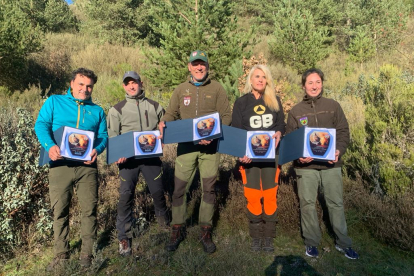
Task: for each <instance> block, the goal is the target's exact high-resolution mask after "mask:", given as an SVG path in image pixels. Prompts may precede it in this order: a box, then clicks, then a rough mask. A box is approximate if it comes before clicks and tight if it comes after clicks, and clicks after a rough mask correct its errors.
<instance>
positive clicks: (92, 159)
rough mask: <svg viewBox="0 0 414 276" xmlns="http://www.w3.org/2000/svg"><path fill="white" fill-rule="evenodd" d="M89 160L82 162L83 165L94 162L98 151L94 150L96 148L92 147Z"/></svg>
mask: <svg viewBox="0 0 414 276" xmlns="http://www.w3.org/2000/svg"><path fill="white" fill-rule="evenodd" d="M90 156H91V160H90V161H85V162H83V163H84V164H85V165H90V164H92V163H94V162H95V161H96V157H98V152H97V151H96V149H93V150H92V152H91V154H90Z"/></svg>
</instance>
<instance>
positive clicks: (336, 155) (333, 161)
mask: <svg viewBox="0 0 414 276" xmlns="http://www.w3.org/2000/svg"><path fill="white" fill-rule="evenodd" d="M339 153H340V152H339V150H336V151H335V160H332V161H328V163H329V164H335V163H336V162H338V159H339Z"/></svg>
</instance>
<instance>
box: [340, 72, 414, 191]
mask: <svg viewBox="0 0 414 276" xmlns="http://www.w3.org/2000/svg"><path fill="white" fill-rule="evenodd" d="M410 80H412V77H409V76H408V77H407V74H406V73H403V72H401V71H400V70H399V69H398V68H396V67H394V66H392V65H385V66H383V67H381V69H380V74H379V76H378V77H377V78H375V77H372V78H370V79H368V80H365V78H360V82H359V84H358V85H356V86H355V85H354V86H349V87H348V89H346V90H344V92H345V93H349V94H354V95H356V96H359V97H360V98H361V99H362V100H363V102H364V105H365V123H364V124H358V125H354V126H351V138H352V139H351V144H350V147H349V151H348V154H347V155H346V156H345V158H346V159H347V160H346V164H347V170H348V172H349V173H350V174H351V175H357V174H359V175H361V176H362V177H363V178H364V179H365V180H367V181H368V183H369V184H370V188H372V189H374V191H375V192H377V193H381V194H383V193H385V194H388V195H390V196H397V195H399V194H404V193H405V192H406V191H407V190H408V189H410V188H412V187H413V176H414V99H413V97H412V96H413V95H414V82H412V81H410Z"/></svg>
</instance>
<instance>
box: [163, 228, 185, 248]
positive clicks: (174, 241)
mask: <svg viewBox="0 0 414 276" xmlns="http://www.w3.org/2000/svg"><path fill="white" fill-rule="evenodd" d="M184 238H185V226H183V225H181V224H175V225H173V226H172V228H171V236H170V241H169V242H168V243H167V245H166V246H165V249H166V250H167V251H175V250H177V248H178V246H179V245H180V242H182V241H183V240H184Z"/></svg>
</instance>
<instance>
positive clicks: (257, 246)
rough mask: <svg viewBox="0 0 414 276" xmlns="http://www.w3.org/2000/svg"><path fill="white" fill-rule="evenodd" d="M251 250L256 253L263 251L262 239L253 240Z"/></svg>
mask: <svg viewBox="0 0 414 276" xmlns="http://www.w3.org/2000/svg"><path fill="white" fill-rule="evenodd" d="M250 248H251V250H252V251H254V252H257V251H260V250H262V239H261V238H253V239H252V246H251V247H250Z"/></svg>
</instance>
